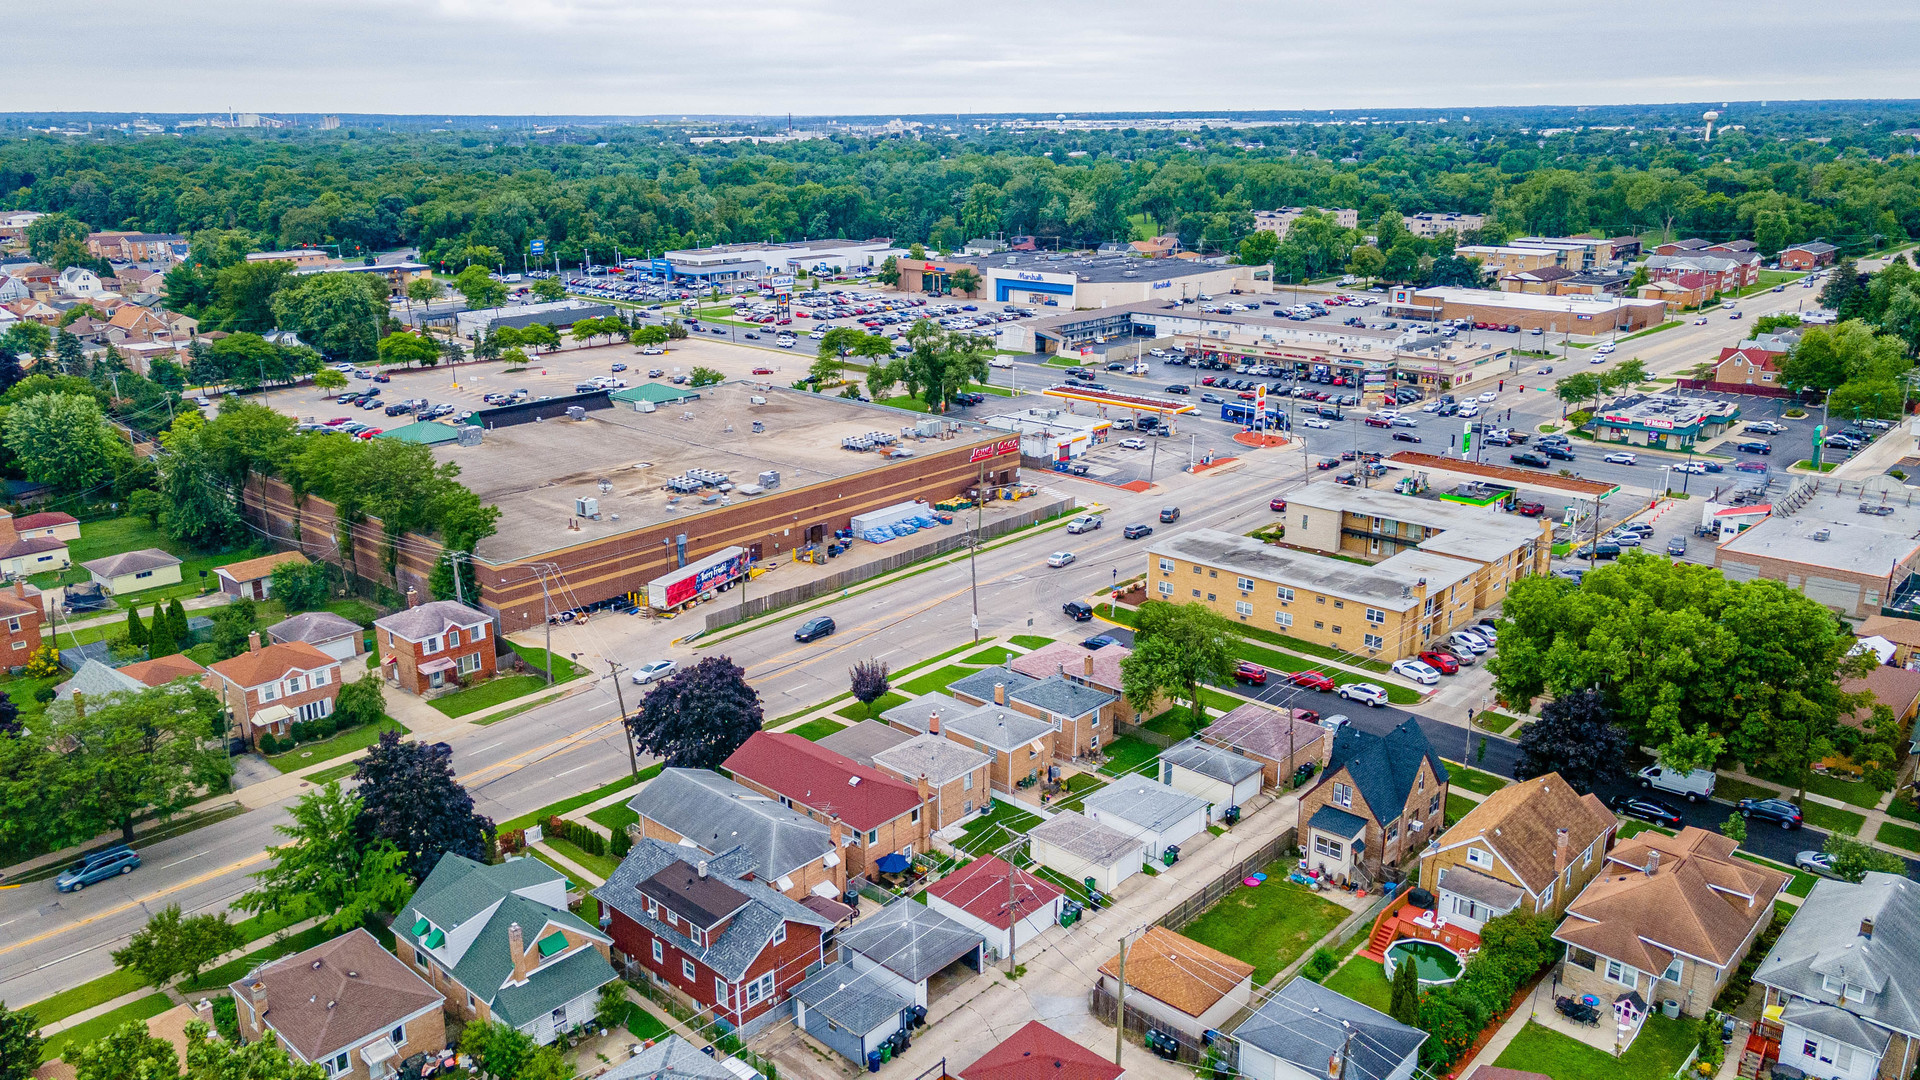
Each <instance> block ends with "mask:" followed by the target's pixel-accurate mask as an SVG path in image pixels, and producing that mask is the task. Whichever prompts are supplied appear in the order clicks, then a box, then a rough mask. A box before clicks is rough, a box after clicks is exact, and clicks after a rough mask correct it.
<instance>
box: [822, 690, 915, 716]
mask: <svg viewBox="0 0 1920 1080" xmlns="http://www.w3.org/2000/svg"><path fill="white" fill-rule="evenodd" d="M906 703H907V696H906V695H905V694H896V693H894V692H893V691H891V690H889V691H887V692H886V693H884V694H881V695H880V696H879V697H877V698H874V699H873V704H872V705H862V704H861V703H860V702H858V701H853V702H849V703H847V704H845V705H842V706H840V707H839V708H837V709H835V710H833V715H835V716H844V717H846V718H847V719H848V720H871V719H873V718H874V717H876V716H879V715H880V714H881V713H883V712H886V711H887V710H888V709H891V708H893V707H894V706H896V705H905V704H906Z"/></svg>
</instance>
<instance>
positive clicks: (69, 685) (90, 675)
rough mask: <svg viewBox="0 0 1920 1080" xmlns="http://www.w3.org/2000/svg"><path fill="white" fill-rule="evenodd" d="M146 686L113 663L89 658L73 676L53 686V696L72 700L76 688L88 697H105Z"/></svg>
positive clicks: (138, 689) (58, 699) (58, 698)
mask: <svg viewBox="0 0 1920 1080" xmlns="http://www.w3.org/2000/svg"><path fill="white" fill-rule="evenodd" d="M146 688H147V684H145V683H143V682H141V681H140V680H139V679H136V678H134V677H133V676H131V675H125V674H122V673H121V672H120V671H118V670H116V669H115V668H114V667H113V666H112V665H111V664H103V663H101V662H100V661H98V660H88V661H86V662H85V663H83V664H81V665H80V670H78V671H76V672H74V673H73V678H71V679H68V680H67V681H66V682H63V683H61V684H60V685H59V686H56V687H54V688H53V696H54V699H55V700H57V701H70V700H72V699H73V694H74V691H76V690H77V691H79V692H80V693H82V694H85V695H87V697H88V698H103V697H106V696H107V695H108V694H119V693H134V694H137V693H139V692H140V691H142V690H145V689H146Z"/></svg>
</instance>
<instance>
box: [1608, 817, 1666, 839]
mask: <svg viewBox="0 0 1920 1080" xmlns="http://www.w3.org/2000/svg"><path fill="white" fill-rule="evenodd" d="M1643 832H1657V833H1659V834H1660V835H1662V836H1672V835H1673V830H1672V829H1663V828H1661V827H1660V826H1658V825H1651V824H1648V823H1647V822H1644V821H1624V822H1621V824H1620V839H1622V840H1627V839H1631V838H1633V837H1635V836H1638V835H1640V834H1641V833H1643Z"/></svg>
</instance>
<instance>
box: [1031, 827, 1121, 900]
mask: <svg viewBox="0 0 1920 1080" xmlns="http://www.w3.org/2000/svg"><path fill="white" fill-rule="evenodd" d="M1027 843H1028V851H1029V852H1030V853H1031V854H1032V855H1033V861H1034V862H1037V863H1039V864H1040V865H1041V866H1044V867H1046V868H1047V869H1049V870H1052V871H1053V872H1054V873H1056V874H1059V875H1061V876H1063V877H1065V878H1067V879H1068V880H1069V881H1085V880H1086V879H1088V878H1092V879H1093V886H1094V888H1096V889H1099V890H1100V891H1101V892H1106V893H1110V892H1112V891H1113V890H1115V889H1117V888H1119V887H1120V883H1121V882H1123V881H1125V880H1127V879H1128V878H1130V877H1132V876H1133V875H1135V874H1137V873H1139V872H1140V865H1141V862H1142V861H1143V860H1144V859H1145V857H1146V849H1147V847H1146V844H1145V843H1143V842H1142V841H1140V840H1138V839H1136V838H1134V837H1132V836H1129V835H1128V834H1126V833H1123V832H1121V831H1120V830H1118V829H1113V828H1109V827H1107V826H1105V825H1102V824H1100V823H1099V822H1097V821H1094V820H1093V819H1092V818H1089V817H1087V816H1085V815H1083V814H1079V813H1076V812H1074V811H1072V810H1062V811H1060V812H1059V813H1057V814H1055V815H1053V816H1052V817H1050V818H1048V819H1047V820H1045V821H1043V822H1041V823H1040V824H1038V825H1035V826H1034V827H1033V828H1032V829H1031V830H1030V831H1028V833H1027Z"/></svg>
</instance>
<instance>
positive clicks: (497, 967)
mask: <svg viewBox="0 0 1920 1080" xmlns="http://www.w3.org/2000/svg"><path fill="white" fill-rule="evenodd" d="M393 930H394V935H393V937H394V951H396V952H397V953H399V955H400V959H401V960H403V961H405V962H406V963H408V964H410V965H412V966H413V967H414V968H415V969H416V970H418V971H419V972H420V973H421V974H422V975H424V976H425V977H426V979H427V981H428V982H429V983H431V984H433V986H434V987H435V988H436V989H439V990H440V991H441V992H442V993H444V994H446V999H447V1009H448V1011H449V1012H452V1013H453V1014H454V1015H455V1016H457V1017H459V1018H460V1019H462V1020H467V1021H473V1020H481V1021H488V1022H492V1023H498V1024H505V1025H506V1026H508V1027H510V1028H513V1029H515V1030H516V1031H520V1032H523V1033H525V1034H526V1035H528V1036H531V1037H532V1039H533V1041H534V1042H536V1043H538V1044H540V1045H542V1046H545V1045H547V1044H548V1043H551V1042H553V1041H555V1040H556V1039H559V1038H561V1037H563V1036H564V1035H566V1034H567V1033H568V1032H571V1031H577V1030H579V1029H580V1028H582V1027H584V1026H585V1025H586V1024H587V1022H588V1021H590V1020H592V1019H593V1017H594V1011H595V1006H596V1004H597V1003H598V1000H599V997H600V988H601V987H603V986H605V985H607V984H608V983H610V982H614V981H617V980H618V979H619V978H620V976H619V974H618V973H617V972H615V971H614V970H613V966H612V965H611V964H609V963H608V962H607V955H608V950H609V949H610V948H611V946H612V944H613V939H612V938H610V937H608V936H607V935H606V933H605V932H603V931H601V930H600V929H599V928H597V927H594V926H591V925H589V924H588V923H586V922H585V921H583V920H582V919H581V918H580V917H579V916H577V915H574V914H573V913H572V912H570V911H568V910H567V878H566V875H564V874H562V873H560V872H559V871H558V870H555V869H554V868H552V867H550V866H548V865H547V864H546V863H543V862H541V861H540V860H538V859H530V858H526V859H509V860H508V861H506V862H503V863H498V864H495V865H492V866H489V865H487V864H485V863H478V862H475V861H473V860H472V859H469V858H467V857H465V856H463V855H456V854H454V853H452V852H448V853H446V854H445V855H442V856H440V861H439V862H438V863H436V864H435V865H434V868H433V873H431V874H428V875H427V880H425V881H423V882H421V883H420V888H419V889H418V890H416V891H415V892H414V894H413V897H412V899H410V900H408V901H407V903H406V907H405V909H404V910H403V911H402V912H401V913H400V916H399V917H398V918H396V919H394V920H393Z"/></svg>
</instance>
